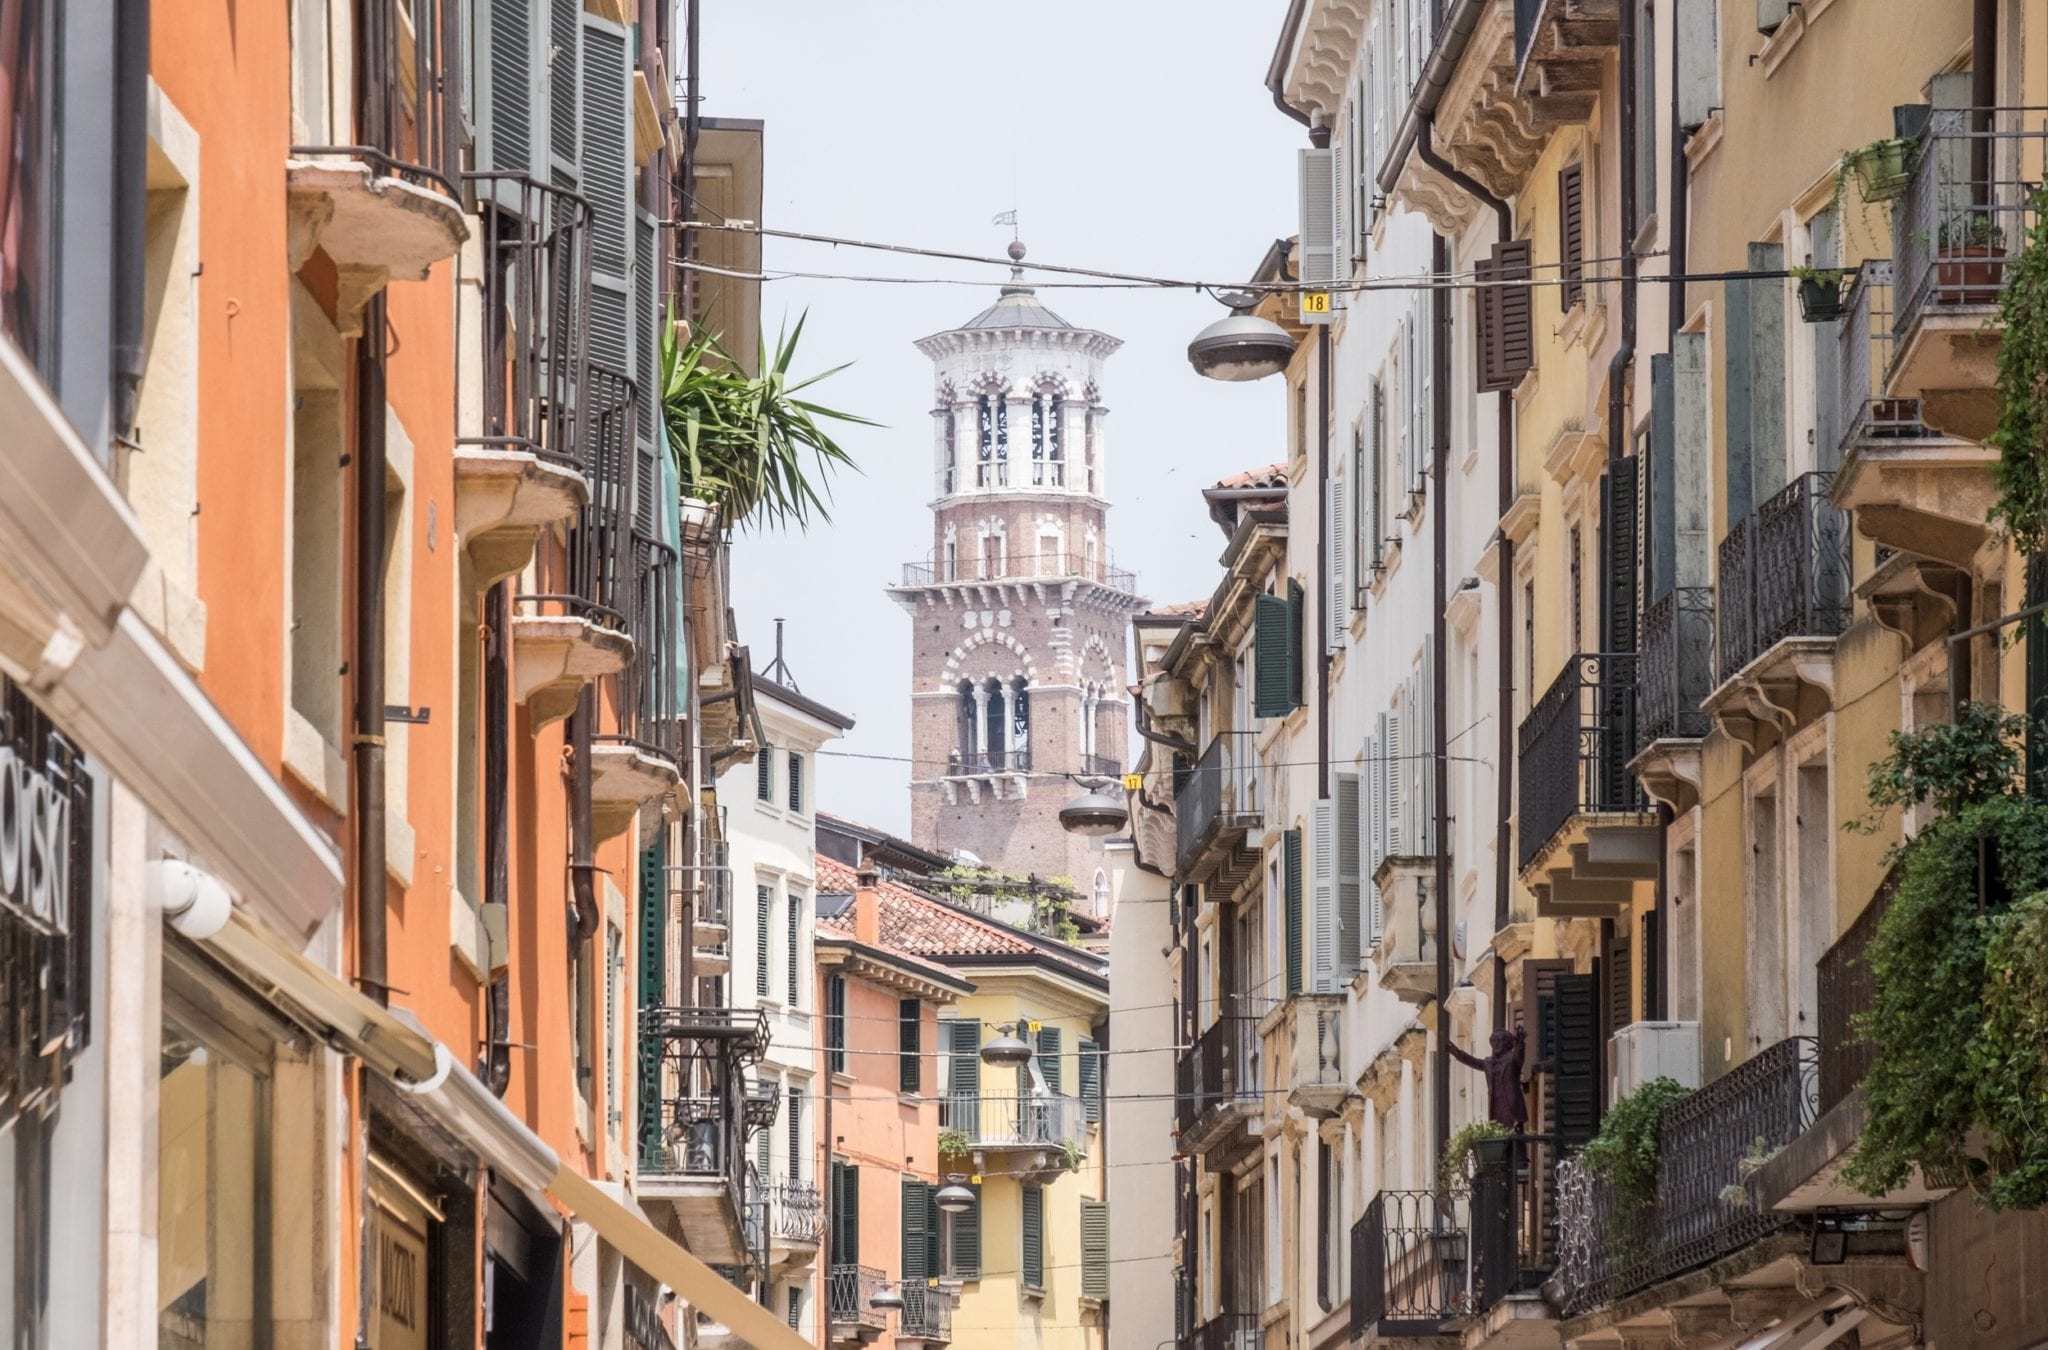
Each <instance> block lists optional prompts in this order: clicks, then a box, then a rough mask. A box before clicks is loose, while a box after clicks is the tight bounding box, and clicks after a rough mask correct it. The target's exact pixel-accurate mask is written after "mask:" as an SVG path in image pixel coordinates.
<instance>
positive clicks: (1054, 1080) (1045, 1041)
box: [1038, 1022, 1066, 1095]
mask: <svg viewBox="0 0 2048 1350" xmlns="http://www.w3.org/2000/svg"><path fill="white" fill-rule="evenodd" d="M1065 1039H1066V1034H1065V1033H1064V1032H1062V1031H1061V1030H1060V1029H1059V1028H1058V1027H1056V1026H1054V1025H1053V1024H1052V1023H1050V1022H1046V1023H1042V1024H1041V1025H1040V1026H1039V1028H1038V1072H1039V1073H1040V1074H1042V1075H1043V1076H1044V1078H1045V1090H1046V1091H1047V1092H1050V1093H1053V1094H1054V1095H1058V1094H1059V1093H1060V1091H1061V1090H1062V1089H1063V1088H1064V1087H1065V1086H1066V1073H1065V1064H1064V1057H1063V1054H1062V1051H1063V1049H1064V1045H1063V1042H1064V1041H1065Z"/></svg>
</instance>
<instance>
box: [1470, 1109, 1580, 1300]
mask: <svg viewBox="0 0 2048 1350" xmlns="http://www.w3.org/2000/svg"><path fill="white" fill-rule="evenodd" d="M1557 1161H1558V1148H1557V1141H1556V1140H1555V1139H1554V1138H1553V1137H1551V1136H1549V1135H1539V1134H1517V1135H1510V1136H1509V1137H1507V1138H1506V1139H1503V1140H1500V1141H1493V1140H1486V1141H1482V1142H1481V1143H1480V1145H1479V1146H1478V1148H1477V1149H1476V1150H1475V1154H1474V1158H1473V1163H1472V1178H1471V1184H1472V1200H1471V1224H1472V1247H1473V1252H1472V1257H1473V1265H1472V1297H1471V1309H1470V1310H1471V1311H1474V1312H1484V1311H1485V1310H1486V1309H1488V1308H1491V1307H1492V1306H1494V1305H1495V1304H1496V1303H1498V1302H1500V1301H1501V1300H1502V1299H1504V1298H1506V1297H1507V1296H1508V1295H1510V1294H1517V1293H1523V1292H1526V1291H1528V1290H1531V1289H1535V1288H1537V1287H1538V1286H1540V1285H1541V1284H1542V1283H1543V1281H1544V1280H1545V1278H1547V1277H1548V1276H1549V1274H1550V1272H1551V1270H1552V1269H1553V1268H1554V1267H1555V1266H1556V1265H1557V1184H1556V1181H1557Z"/></svg>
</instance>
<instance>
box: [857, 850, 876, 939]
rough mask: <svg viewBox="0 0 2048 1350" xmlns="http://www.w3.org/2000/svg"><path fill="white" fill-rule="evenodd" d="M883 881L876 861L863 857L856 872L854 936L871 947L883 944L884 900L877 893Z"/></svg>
mask: <svg viewBox="0 0 2048 1350" xmlns="http://www.w3.org/2000/svg"><path fill="white" fill-rule="evenodd" d="M881 881H882V879H881V874H880V873H879V872H877V871H876V869H875V864H874V861H873V860H872V859H869V858H863V859H861V864H860V868H859V870H858V871H857V872H855V873H854V883H853V885H854V891H853V936H854V940H855V941H857V942H865V943H866V944H867V945H868V946H870V947H879V946H881V945H882V901H881V897H880V896H878V895H877V894H876V893H875V890H876V887H878V886H880V885H881Z"/></svg>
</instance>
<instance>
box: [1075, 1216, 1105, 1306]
mask: <svg viewBox="0 0 2048 1350" xmlns="http://www.w3.org/2000/svg"><path fill="white" fill-rule="evenodd" d="M1081 1297H1082V1298H1108V1297H1109V1203H1108V1202H1107V1201H1104V1200H1083V1201H1082V1202H1081Z"/></svg>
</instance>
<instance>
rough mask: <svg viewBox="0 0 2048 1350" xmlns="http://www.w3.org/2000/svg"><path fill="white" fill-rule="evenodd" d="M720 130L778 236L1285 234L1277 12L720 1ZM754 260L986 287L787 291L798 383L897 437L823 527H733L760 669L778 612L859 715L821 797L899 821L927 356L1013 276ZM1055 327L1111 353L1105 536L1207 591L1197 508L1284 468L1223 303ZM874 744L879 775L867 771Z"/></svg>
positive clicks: (1275, 4) (1134, 264)
mask: <svg viewBox="0 0 2048 1350" xmlns="http://www.w3.org/2000/svg"><path fill="white" fill-rule="evenodd" d="M703 6H704V10H703V19H702V40H703V79H704V90H703V92H704V100H705V101H704V105H703V106H704V113H705V115H706V116H712V117H758V118H761V119H763V120H764V121H765V122H766V124H767V131H766V156H767V186H766V200H765V204H764V206H763V210H762V214H763V223H764V224H767V225H769V226H771V227H777V228H785V229H795V230H803V231H807V232H811V233H817V234H830V235H837V236H842V237H850V238H858V239H870V240H881V241H888V242H892V243H907V244H915V245H919V246H923V247H930V248H944V249H952V250H958V251H962V252H970V253H979V254H998V253H1000V252H1001V251H1002V249H1003V247H1004V246H1005V245H1006V244H1008V242H1009V233H1008V231H1007V230H1006V229H1002V228H999V227H996V226H992V225H991V224H990V223H989V220H990V217H992V216H993V215H995V214H996V213H997V212H999V211H1005V210H1008V209H1010V208H1011V207H1012V206H1015V207H1016V208H1017V209H1018V210H1019V212H1020V213H1021V215H1022V233H1023V238H1024V241H1025V243H1026V244H1027V245H1028V246H1029V247H1030V250H1031V257H1032V258H1033V259H1037V260H1043V261H1047V262H1056V263H1067V264H1075V265H1081V266H1090V267H1103V268H1110V269H1114V270H1117V271H1124V272H1136V273H1144V274H1148V275H1163V276H1172V277H1191V278H1199V279H1202V280H1219V281H1234V280H1242V279H1244V278H1245V277H1246V276H1248V275H1249V274H1250V272H1251V269H1252V267H1253V266H1254V265H1255V264H1256V263H1257V262H1258V260H1259V258H1260V256H1261V255H1262V254H1263V253H1264V251H1265V249H1266V247H1267V246H1268V245H1269V244H1270V243H1271V242H1272V240H1273V239H1274V238H1276V237H1280V236H1285V235H1289V234H1292V233H1293V230H1294V217H1295V213H1296V204H1295V187H1294V162H1295V150H1296V148H1297V147H1299V146H1302V145H1305V144H1306V143H1307V142H1306V133H1305V130H1304V128H1302V127H1301V126H1300V125H1299V124H1298V123H1296V122H1294V121H1292V120H1291V119H1289V118H1288V117H1286V116H1285V115H1284V114H1282V113H1281V112H1280V111H1279V110H1278V109H1277V108H1275V107H1274V106H1273V102H1272V97H1271V95H1270V94H1269V93H1268V92H1267V91H1266V88H1265V84H1264V79H1265V71H1266V64H1267V61H1268V59H1269V58H1270V56H1271V55H1272V51H1273V46H1274V43H1275V42H1276V41H1277V39H1278V36H1279V26H1280V22H1281V19H1282V17H1283V16H1284V15H1285V12H1286V8H1287V6H1286V3H1285V0H1013V2H1012V3H1008V4H994V3H987V0H703ZM766 251H767V262H766V266H767V267H768V268H769V269H770V270H773V269H775V268H789V269H800V270H805V271H820V272H839V273H848V272H852V273H860V274H863V275H905V276H911V275H915V276H926V277H930V276H948V277H957V278H967V279H971V280H972V281H974V283H975V284H972V285H959V286H938V285H916V286H890V285H875V284H867V283H856V282H847V281H813V280H786V281H778V282H774V283H772V284H769V285H766V286H764V287H763V288H762V306H761V308H762V320H763V325H764V327H765V328H766V329H767V330H768V331H769V333H770V334H771V335H772V334H773V332H774V330H775V327H776V325H777V323H778V322H779V321H780V320H781V319H782V318H783V317H784V316H785V315H787V316H788V318H789V319H790V320H791V321H794V319H795V318H796V317H797V316H798V315H799V314H802V313H804V312H805V311H808V312H809V320H808V323H807V325H806V327H805V331H804V340H803V345H802V347H801V348H800V350H799V354H798V365H799V367H800V369H801V371H802V372H805V373H808V372H811V371H815V370H819V369H823V368H826V367H829V366H832V365H837V364H839V363H841V362H847V361H851V362H853V363H854V365H853V367H852V369H850V370H847V371H846V372H844V373H842V374H840V375H839V376H837V377H835V378H834V379H832V380H830V381H828V382H827V383H826V384H824V385H822V386H820V387H819V389H818V390H817V393H818V395H819V399H820V401H821V402H824V403H826V404H828V405H831V406H834V407H841V408H845V409H848V410H850V411H856V412H859V413H861V414H863V415H865V416H868V417H871V418H873V419H874V420H876V421H878V422H881V423H883V424H884V425H883V426H882V427H880V428H873V429H870V428H853V429H850V430H848V431H847V432H846V434H845V436H844V441H843V443H844V444H845V445H846V446H847V447H848V448H849V450H851V452H852V453H853V454H854V456H855V457H856V458H857V459H858V460H859V462H860V464H861V466H862V468H863V470H864V473H863V476H861V477H858V478H849V479H845V480H842V481H841V482H840V483H839V485H838V489H837V493H836V504H835V508H834V512H833V520H832V522H831V523H830V524H829V525H825V526H821V527H814V528H813V529H812V531H811V532H810V534H809V535H808V536H805V537H796V536H784V535H766V536H763V535H749V536H742V537H741V538H740V540H739V542H738V544H737V545H736V548H735V562H734V569H733V605H734V609H735V611H736V613H737V615H738V619H739V627H740V636H741V639H742V640H743V641H745V642H747V643H748V644H749V645H750V646H751V647H752V648H753V652H754V656H755V659H756V664H757V666H760V665H765V664H766V663H767V661H768V659H769V656H770V654H771V651H772V648H773V645H774V624H773V620H774V619H775V618H777V617H781V618H783V619H786V620H787V621H788V625H787V628H788V633H787V640H786V650H787V655H788V660H789V664H790V667H791V668H792V670H793V671H794V672H795V674H796V677H797V680H798V681H799V683H800V684H801V685H802V687H803V691H804V692H805V693H806V694H808V695H810V696H812V697H813V698H817V699H820V700H822V701H824V702H825V703H828V704H830V705H832V706H833V707H836V708H839V709H841V710H842V711H844V712H846V713H848V714H850V715H851V716H853V717H854V718H856V719H857V720H858V723H859V725H858V726H857V727H856V728H855V730H854V731H853V732H852V734H850V735H849V736H847V737H845V738H844V739H843V740H841V741H839V742H838V743H836V744H835V745H834V746H833V747H831V749H832V750H834V751H836V752H838V753H837V755H835V757H833V758H830V759H827V760H825V761H824V762H822V763H821V764H820V766H819V774H818V780H819V793H820V796H819V802H820V805H821V806H823V808H824V809H826V810H828V811H835V812H839V813H841V814H844V815H848V816H852V817H854V818H855V819H858V820H864V821H867V822H869V823H871V824H875V825H879V826H882V827H884V828H888V829H893V830H898V831H901V830H904V829H907V827H908V824H909V805H910V795H909V789H908V786H907V784H908V781H909V776H910V775H909V765H908V764H907V763H905V762H902V761H903V760H904V759H906V758H907V756H908V754H909V745H910V739H909V737H910V689H909V669H910V657H909V652H910V648H909V642H910V631H909V620H908V619H907V618H906V617H905V615H904V614H903V612H902V611H901V610H900V609H898V608H897V607H896V605H895V604H894V603H893V602H892V601H891V600H890V599H889V597H888V596H887V595H885V594H884V593H883V589H882V588H883V586H884V585H885V584H886V583H887V582H888V581H889V580H890V579H891V578H892V577H893V576H895V575H896V574H897V572H898V569H899V568H900V566H901V564H903V563H904V562H908V561H913V560H922V559H924V558H925V557H927V556H928V554H929V551H930V547H931V525H930V516H929V513H928V511H927V501H928V499H929V497H930V493H931V447H932V432H931V422H930V418H929V416H928V411H929V409H930V406H931V398H932V378H931V366H930V363H929V362H927V361H926V360H925V358H924V357H923V356H922V355H920V354H919V353H918V352H917V351H916V349H915V348H913V347H912V346H911V343H912V342H913V341H915V340H916V339H918V338H920V337H924V336H926V335H927V334H930V333H934V332H938V331H940V330H942V329H946V328H950V327H952V326H954V325H956V324H958V323H960V322H962V321H964V320H966V319H967V318H969V317H971V316H972V315H974V314H975V313H976V312H978V311H979V310H980V309H981V308H982V307H983V306H985V305H986V304H988V303H989V302H990V301H991V300H993V299H994V298H995V286H996V285H997V283H998V282H1000V281H1001V280H1002V278H1003V275H1004V274H1003V273H1002V271H1001V270H1000V269H994V268H982V267H977V266H974V265H970V264H952V263H936V262H930V261H926V260H920V259H913V258H906V257H902V256H899V255H890V254H886V253H878V252H872V251H866V250H850V249H831V248H827V247H823V246H819V245H812V244H799V243H791V242H784V241H776V240H770V241H768V244H767V250H766ZM1039 294H1040V297H1041V298H1042V299H1044V300H1045V301H1046V303H1047V304H1048V305H1050V307H1051V308H1052V309H1054V310H1055V311H1056V312H1058V313H1059V314H1061V315H1062V316H1064V317H1065V318H1066V319H1067V320H1068V321H1070V322H1072V323H1075V324H1080V325H1085V326H1087V327H1091V328H1098V329H1101V330H1103V331H1105V332H1108V333H1112V334H1114V335H1116V336H1118V337H1120V338H1122V339H1124V343H1125V345H1124V348H1123V350H1122V351H1121V352H1119V353H1118V354H1117V355H1116V356H1115V357H1113V358H1111V360H1110V362H1109V365H1108V368H1107V373H1106V375H1105V378H1104V391H1103V392H1104V398H1105V401H1106V402H1107V403H1108V404H1109V406H1110V408H1111V409H1112V416H1111V418H1110V422H1109V437H1110V442H1109V443H1110V454H1111V461H1110V465H1109V478H1108V486H1109V495H1110V497H1111V499H1112V501H1113V503H1114V507H1115V509H1114V510H1113V511H1112V512H1111V515H1110V521H1109V540H1110V544H1111V547H1112V549H1113V551H1114V553H1115V559H1116V562H1117V563H1118V564H1119V565H1120V566H1124V567H1129V568H1132V569H1133V570H1135V571H1136V572H1137V573H1138V576H1139V583H1140V588H1141V590H1143V592H1144V593H1145V594H1146V595H1147V596H1148V597H1149V598H1150V599H1152V600H1153V601H1154V602H1160V603H1163V602H1167V601H1173V600H1183V599H1188V598H1192V597H1194V596H1198V595H1207V594H1208V593H1209V591H1210V590H1211V589H1212V587H1213V586H1214V585H1215V581H1216V577H1217V569H1216V558H1217V555H1218V553H1219V552H1220V551H1221V549H1222V546H1223V538H1222V535H1221V534H1220V533H1219V532H1218V530H1217V529H1216V527H1215V525H1213V524H1212V523H1211V522H1210V521H1209V519H1208V516H1207V514H1206V512H1205V511H1204V509H1203V504H1202V501H1201V498H1200V496H1199V495H1198V493H1199V492H1200V490H1201V488H1202V487H1204V486H1205V485H1207V484H1209V483H1212V482H1214V481H1215V480H1216V479H1218V478H1220V477H1222V476H1224V475H1225V474H1229V473H1234V472H1236V471H1238V470H1239V469H1244V468H1249V467H1251V466H1254V465H1258V464H1266V463H1271V462H1272V461H1274V460H1276V459H1280V458H1282V457H1283V454H1284V449H1283V436H1284V432H1285V422H1284V412H1283V401H1282V396H1281V391H1280V388H1279V384H1278V381H1277V380H1267V381H1264V382H1261V383H1258V384H1252V385H1226V384H1220V383H1217V382H1215V381H1211V380H1204V379H1200V378H1198V377H1197V376H1196V375H1195V374H1194V373H1193V371H1192V370H1191V369H1190V368H1189V366H1188V364H1187V357H1186V347H1187V342H1188V339H1189V338H1190V337H1192V336H1193V335H1194V334H1195V333H1196V332H1197V331H1198V330H1200V328H1201V327H1202V326H1203V325H1204V324H1207V323H1209V322H1210V321H1211V320H1212V319H1215V318H1218V317H1221V315H1222V314H1223V310H1222V309H1221V308H1220V307H1219V306H1218V305H1217V304H1216V303H1215V302H1214V301H1213V300H1210V299H1209V298H1207V297H1206V296H1202V295H1197V294H1194V293H1192V292H1187V291H1165V292H1163V291H1127V290H1063V289H1057V288H1053V287H1043V288H1042V289H1041V290H1040V293H1039ZM853 756H875V757H877V758H867V759H863V758H854V757H853Z"/></svg>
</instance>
